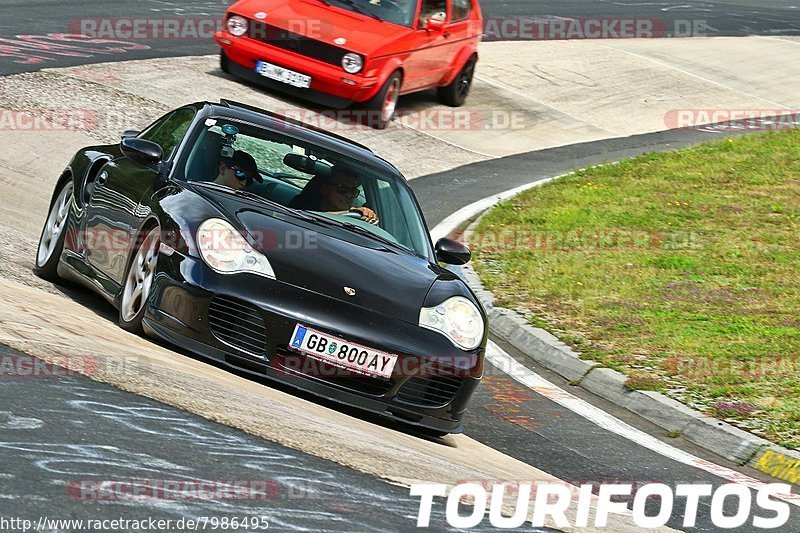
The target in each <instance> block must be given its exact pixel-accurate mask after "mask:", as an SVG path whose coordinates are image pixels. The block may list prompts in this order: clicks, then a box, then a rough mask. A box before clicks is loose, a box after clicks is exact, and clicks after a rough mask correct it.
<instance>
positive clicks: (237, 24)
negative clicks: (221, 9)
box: [225, 15, 247, 37]
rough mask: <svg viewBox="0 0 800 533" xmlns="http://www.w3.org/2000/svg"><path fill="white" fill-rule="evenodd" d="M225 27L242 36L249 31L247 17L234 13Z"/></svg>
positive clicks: (237, 35) (233, 33)
mask: <svg viewBox="0 0 800 533" xmlns="http://www.w3.org/2000/svg"><path fill="white" fill-rule="evenodd" d="M225 27H226V28H227V29H228V33H230V34H231V35H235V36H236V37H241V36H242V35H244V34H245V33H247V19H246V18H244V17H242V16H239V15H232V16H231V18H229V19H228V22H226V23H225Z"/></svg>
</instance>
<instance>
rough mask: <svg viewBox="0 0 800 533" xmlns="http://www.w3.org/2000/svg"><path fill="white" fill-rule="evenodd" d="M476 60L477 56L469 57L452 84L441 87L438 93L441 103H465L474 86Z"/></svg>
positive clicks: (452, 104)
mask: <svg viewBox="0 0 800 533" xmlns="http://www.w3.org/2000/svg"><path fill="white" fill-rule="evenodd" d="M476 62H477V61H476V59H475V56H473V57H471V58H469V60H468V61H467V62H466V64H465V65H464V66H463V67H462V68H461V71H460V72H459V73H458V75H457V76H456V77H455V79H454V80H453V81H452V82H451V83H450V85H445V86H444V87H439V89H438V95H439V101H440V102H441V103H443V104H444V105H447V106H450V107H461V106H462V105H463V104H464V101H465V100H466V99H467V95H469V90H470V89H471V88H472V78H473V76H474V75H475V63H476Z"/></svg>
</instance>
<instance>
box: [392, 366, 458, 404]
mask: <svg viewBox="0 0 800 533" xmlns="http://www.w3.org/2000/svg"><path fill="white" fill-rule="evenodd" d="M423 372H425V373H426V374H424V375H422V376H414V377H411V378H409V379H408V381H406V382H405V384H404V385H403V386H402V387H401V388H400V391H399V392H398V393H397V399H398V400H400V401H402V402H406V403H413V404H414V405H419V406H424V407H441V406H443V405H447V404H448V403H450V402H451V401H453V398H455V396H456V393H457V392H458V389H459V388H460V387H461V384H462V383H463V381H464V380H463V378H461V377H459V376H456V375H454V374H453V373H452V372H451V371H448V370H444V369H442V368H430V367H429V368H426V369H425V370H423Z"/></svg>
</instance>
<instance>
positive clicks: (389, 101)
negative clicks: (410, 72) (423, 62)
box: [365, 70, 403, 130]
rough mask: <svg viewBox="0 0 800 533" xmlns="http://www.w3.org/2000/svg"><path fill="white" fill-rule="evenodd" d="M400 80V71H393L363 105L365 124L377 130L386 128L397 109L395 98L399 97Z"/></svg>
mask: <svg viewBox="0 0 800 533" xmlns="http://www.w3.org/2000/svg"><path fill="white" fill-rule="evenodd" d="M402 82H403V76H402V75H401V74H400V71H397V70H396V71H394V72H393V73H392V75H391V76H389V79H387V80H386V83H384V84H383V87H381V90H380V91H378V94H376V95H375V96H373V97H372V98H371V99H370V100H368V101H367V104H366V106H365V107H366V108H367V117H366V121H367V125H369V126H371V127H373V128H375V129H377V130H382V129H386V126H388V125H389V122H391V121H392V118H393V117H394V113H395V111H396V110H397V99H398V98H399V97H400V87H401V85H402Z"/></svg>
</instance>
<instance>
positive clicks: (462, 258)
mask: <svg viewBox="0 0 800 533" xmlns="http://www.w3.org/2000/svg"><path fill="white" fill-rule="evenodd" d="M435 249H436V259H438V260H439V261H441V262H442V263H447V264H448V265H464V264H467V263H469V260H470V259H471V258H472V254H471V253H470V251H469V248H467V247H466V246H464V245H463V244H461V243H460V242H458V241H454V240H453V239H448V238H447V237H442V238H441V239H439V240H438V241H436V247H435Z"/></svg>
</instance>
